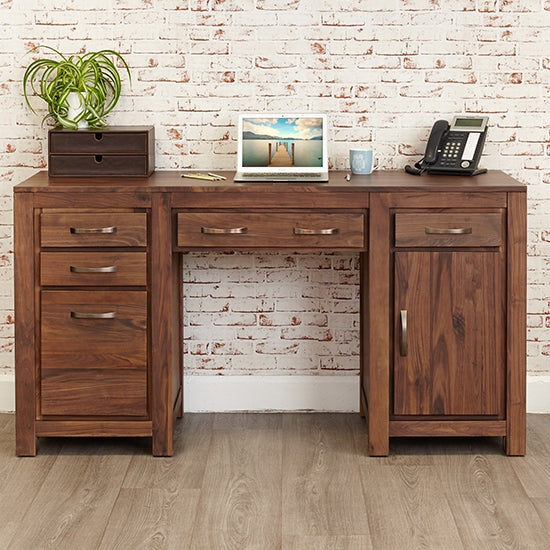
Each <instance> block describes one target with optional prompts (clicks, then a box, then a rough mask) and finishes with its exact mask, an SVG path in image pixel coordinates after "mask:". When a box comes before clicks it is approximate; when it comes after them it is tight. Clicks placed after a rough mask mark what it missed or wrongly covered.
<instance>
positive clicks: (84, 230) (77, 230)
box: [71, 226, 117, 235]
mask: <svg viewBox="0 0 550 550" xmlns="http://www.w3.org/2000/svg"><path fill="white" fill-rule="evenodd" d="M116 230H117V228H116V226H111V227H71V233H73V234H74V235H86V234H89V233H116Z"/></svg>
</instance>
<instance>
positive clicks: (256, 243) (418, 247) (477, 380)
mask: <svg viewBox="0 0 550 550" xmlns="http://www.w3.org/2000/svg"><path fill="white" fill-rule="evenodd" d="M180 175H181V173H180V172H169V171H166V172H156V173H154V174H153V175H152V176H150V177H149V178H133V177H127V178H108V177H100V178H49V177H48V175H47V174H46V173H45V172H44V173H38V174H36V175H35V176H33V177H31V178H30V179H28V180H27V181H25V182H23V183H21V184H19V185H17V186H16V187H15V189H14V220H15V319H16V323H15V328H16V333H15V339H16V350H15V353H16V356H15V357H16V432H17V435H16V440H17V441H16V447H17V449H16V451H17V454H18V455H22V456H24V455H27V456H32V455H35V454H36V441H37V437H47V436H149V437H151V438H152V451H153V454H154V455H156V456H170V455H171V454H172V452H173V426H174V422H175V419H176V418H177V417H180V416H181V415H182V414H183V403H182V395H183V392H182V384H183V370H182V340H183V338H182V303H183V300H184V299H185V298H184V296H182V254H181V253H182V252H186V251H192V250H212V251H213V253H215V252H216V251H221V250H249V251H250V250H258V251H266V250H273V251H282V250H283V251H303V252H308V251H310V252H314V251H322V250H326V251H347V252H357V253H358V254H359V255H360V257H361V330H360V338H361V346H360V356H361V357H360V364H361V375H360V379H359V381H358V383H359V386H360V388H358V393H360V408H361V414H362V415H364V416H366V417H367V425H368V430H366V432H367V433H368V441H369V450H370V454H371V455H373V456H384V455H387V454H388V453H389V441H390V438H391V437H394V436H502V437H503V438H504V441H505V452H506V453H507V454H509V455H522V454H524V453H525V412H526V411H525V360H526V357H525V355H526V342H525V338H526V335H525V332H526V189H525V187H524V186H523V185H521V184H520V183H518V182H517V181H515V180H514V179H512V178H511V177H509V176H507V175H505V174H503V173H502V172H498V171H494V172H489V173H487V174H483V175H480V176H475V177H471V178H469V177H462V176H433V175H432V176H428V175H425V176H422V177H419V178H415V177H412V176H409V175H407V174H405V173H404V172H393V171H388V172H377V173H375V174H373V175H370V176H352V179H351V181H349V182H348V181H346V179H345V177H344V175H345V174H344V173H342V172H332V173H331V176H330V181H329V182H328V183H326V184H315V183H300V184H289V183H254V184H244V185H243V184H238V183H235V182H234V181H233V179H232V175H233V174H232V173H225V176H226V177H227V180H226V181H223V182H219V181H215V182H210V181H199V180H191V179H183V178H181V177H180Z"/></svg>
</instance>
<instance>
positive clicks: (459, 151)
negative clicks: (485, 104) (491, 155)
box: [405, 116, 489, 176]
mask: <svg viewBox="0 0 550 550" xmlns="http://www.w3.org/2000/svg"><path fill="white" fill-rule="evenodd" d="M488 120H489V119H488V117H464V116H463V117H460V116H458V117H454V118H453V121H452V122H451V124H450V125H449V123H448V122H447V121H446V120H437V121H436V122H435V124H434V125H433V128H432V131H431V133H430V137H429V138H428V144H427V145H426V152H425V154H424V158H423V159H421V160H420V161H418V162H417V163H415V165H414V168H413V167H412V166H405V171H406V172H408V173H409V174H415V175H418V176H419V175H420V174H422V173H423V172H428V173H432V174H457V175H458V174H460V175H465V176H474V175H477V174H483V173H484V172H487V170H486V169H485V168H478V167H477V165H478V164H479V159H480V157H481V153H482V150H483V145H484V143H485V137H486V136H487V121H488Z"/></svg>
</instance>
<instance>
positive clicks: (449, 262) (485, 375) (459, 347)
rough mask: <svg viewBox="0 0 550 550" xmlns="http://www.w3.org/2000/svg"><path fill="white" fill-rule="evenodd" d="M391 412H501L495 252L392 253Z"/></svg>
mask: <svg viewBox="0 0 550 550" xmlns="http://www.w3.org/2000/svg"><path fill="white" fill-rule="evenodd" d="M394 258H395V273H394V276H395V311H394V319H395V323H394V327H395V329H394V330H395V338H394V341H395V347H394V371H393V388H394V395H393V412H394V414H395V415H503V413H504V389H505V361H504V357H505V332H504V330H505V308H504V296H503V270H502V260H501V255H500V254H499V253H498V252H496V251H495V252H483V251H475V252H469V251H443V252H431V251H412V252H407V251H398V252H396V253H395V256H394Z"/></svg>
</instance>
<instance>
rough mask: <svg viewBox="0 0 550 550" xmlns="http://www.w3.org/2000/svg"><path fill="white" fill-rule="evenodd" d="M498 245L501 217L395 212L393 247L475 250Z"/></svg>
mask: <svg viewBox="0 0 550 550" xmlns="http://www.w3.org/2000/svg"><path fill="white" fill-rule="evenodd" d="M501 244H502V214H501V213H499V212H496V213H495V212H487V213H454V212H453V213H449V212H437V213H397V214H396V215H395V246H397V247H417V246H418V247H420V246H421V247H432V246H435V247H471V246H473V247H476V246H500V245H501Z"/></svg>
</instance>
